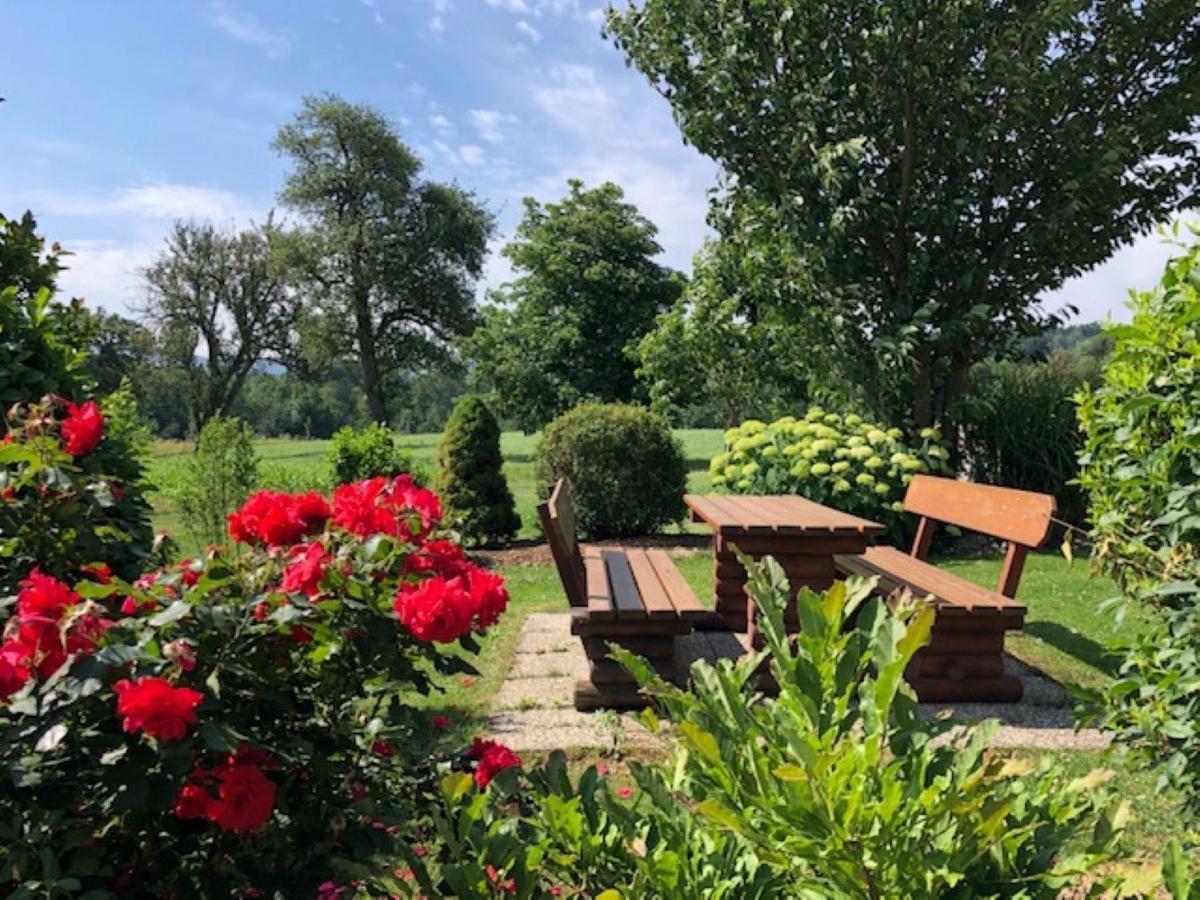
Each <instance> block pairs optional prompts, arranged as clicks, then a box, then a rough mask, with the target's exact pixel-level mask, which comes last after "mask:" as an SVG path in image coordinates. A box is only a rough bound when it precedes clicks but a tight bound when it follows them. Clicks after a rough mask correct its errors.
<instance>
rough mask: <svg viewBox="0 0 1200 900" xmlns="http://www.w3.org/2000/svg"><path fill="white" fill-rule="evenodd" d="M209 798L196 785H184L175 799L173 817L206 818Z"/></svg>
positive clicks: (204, 791)
mask: <svg viewBox="0 0 1200 900" xmlns="http://www.w3.org/2000/svg"><path fill="white" fill-rule="evenodd" d="M210 802H211V798H210V797H209V796H208V791H206V790H204V788H202V787H201V786H200V785H198V784H191V783H188V784H185V785H184V786H183V787H181V788H180V789H179V794H178V795H177V796H176V797H175V807H174V809H175V815H176V817H177V818H180V819H203V818H205V817H207V816H208V806H209V803H210Z"/></svg>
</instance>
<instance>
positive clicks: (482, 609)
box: [467, 566, 508, 628]
mask: <svg viewBox="0 0 1200 900" xmlns="http://www.w3.org/2000/svg"><path fill="white" fill-rule="evenodd" d="M467 590H468V591H469V592H470V594H471V607H472V609H473V610H474V612H475V619H476V622H477V623H478V624H479V627H480V628H490V627H491V626H492V625H495V624H496V622H497V620H499V618H500V614H501V613H503V612H504V610H506V609H507V608H508V591H507V590H506V589H505V587H504V579H503V578H501V577H500V576H499V575H497V574H495V573H494V572H489V571H487V570H486V569H480V568H478V567H477V566H472V567H471V568H470V570H469V571H468V572H467Z"/></svg>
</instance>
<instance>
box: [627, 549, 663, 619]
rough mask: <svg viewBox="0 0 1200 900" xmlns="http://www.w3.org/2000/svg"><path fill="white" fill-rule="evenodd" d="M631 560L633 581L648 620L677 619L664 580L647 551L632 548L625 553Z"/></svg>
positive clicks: (630, 566)
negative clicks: (635, 583)
mask: <svg viewBox="0 0 1200 900" xmlns="http://www.w3.org/2000/svg"><path fill="white" fill-rule="evenodd" d="M625 557H626V559H628V560H629V568H630V569H631V570H632V571H633V579H634V581H636V582H637V589H638V593H639V594H641V596H642V605H644V606H645V607H646V617H647V618H648V619H672V618H674V617H675V607H674V606H672V605H671V598H670V597H669V596H668V595H667V589H666V588H665V587H664V586H663V583H662V579H661V578H660V577H659V574H658V571H657V570H656V569H655V567H654V564H653V563H652V562H650V558H649V556H647V554H646V551H645V550H642V549H640V548H630V549H629V550H626V551H625Z"/></svg>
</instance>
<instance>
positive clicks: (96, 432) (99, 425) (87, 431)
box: [62, 400, 104, 456]
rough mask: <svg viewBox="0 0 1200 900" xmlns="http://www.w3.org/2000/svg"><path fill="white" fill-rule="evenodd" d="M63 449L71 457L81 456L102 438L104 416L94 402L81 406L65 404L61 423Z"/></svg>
mask: <svg viewBox="0 0 1200 900" xmlns="http://www.w3.org/2000/svg"><path fill="white" fill-rule="evenodd" d="M62 437H63V449H64V450H66V451H67V452H68V453H70V454H71V455H72V456H83V455H84V454H85V453H87V452H88V451H90V450H92V449H93V448H94V447H95V446H96V445H97V444H99V443H100V441H101V440H102V439H103V438H104V414H103V413H102V412H100V406H99V404H97V403H96V401H95V400H89V401H88V402H87V403H84V404H83V405H82V406H76V405H75V404H74V403H68V404H67V417H66V418H65V419H64V420H63V423H62Z"/></svg>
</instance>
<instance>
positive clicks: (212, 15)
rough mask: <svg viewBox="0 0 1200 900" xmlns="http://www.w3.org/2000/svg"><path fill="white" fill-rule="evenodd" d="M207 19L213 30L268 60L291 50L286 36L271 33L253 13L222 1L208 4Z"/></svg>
mask: <svg viewBox="0 0 1200 900" xmlns="http://www.w3.org/2000/svg"><path fill="white" fill-rule="evenodd" d="M207 17H208V22H209V24H210V25H212V26H213V27H214V28H216V29H218V30H219V31H223V32H224V33H225V34H226V35H228V36H229V37H231V38H233V39H234V40H235V41H239V42H241V43H243V44H249V45H250V46H251V47H256V48H258V49H259V50H261V51H262V52H263V53H265V54H266V55H267V56H268V57H269V58H270V59H279V58H281V57H284V56H286V55H287V53H288V51H289V50H290V49H291V39H290V38H288V36H287V35H286V34H283V33H281V32H278V31H272V30H271V29H269V28H267V27H265V26H264V25H262V24H261V23H260V22H259V21H258V18H257V17H256V16H255V15H254V14H253V13H249V12H246V11H245V10H241V9H237V8H236V7H234V6H231V5H230V4H228V3H226V2H224V0H212V2H210V3H209V4H208V8H207Z"/></svg>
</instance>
